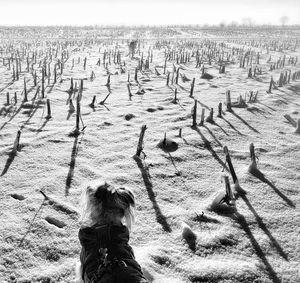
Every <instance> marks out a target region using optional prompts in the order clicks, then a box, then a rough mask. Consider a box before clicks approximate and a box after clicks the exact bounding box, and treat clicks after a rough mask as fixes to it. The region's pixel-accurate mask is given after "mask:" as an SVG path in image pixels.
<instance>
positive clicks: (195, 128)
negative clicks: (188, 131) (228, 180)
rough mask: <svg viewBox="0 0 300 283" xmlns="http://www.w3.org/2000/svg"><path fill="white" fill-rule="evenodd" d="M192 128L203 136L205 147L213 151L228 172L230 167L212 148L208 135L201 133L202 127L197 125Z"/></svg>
mask: <svg viewBox="0 0 300 283" xmlns="http://www.w3.org/2000/svg"><path fill="white" fill-rule="evenodd" d="M192 129H194V130H195V131H196V132H197V133H198V134H199V135H200V137H201V139H202V140H203V142H204V147H205V148H206V149H207V150H208V151H209V152H210V153H211V155H212V156H213V157H214V158H215V159H216V160H217V161H218V162H219V163H220V164H221V165H222V167H223V168H225V169H226V170H227V171H228V172H229V169H228V167H227V165H226V164H225V163H224V162H223V161H222V160H221V158H220V157H219V156H218V155H217V153H216V152H215V151H214V149H213V148H212V146H211V144H210V141H209V140H207V139H206V137H205V136H204V135H203V134H202V133H201V131H200V129H199V128H198V127H197V126H196V127H192Z"/></svg>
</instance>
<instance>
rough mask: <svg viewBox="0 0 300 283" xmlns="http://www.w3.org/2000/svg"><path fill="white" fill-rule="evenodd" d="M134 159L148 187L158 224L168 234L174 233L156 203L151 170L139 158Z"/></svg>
mask: <svg viewBox="0 0 300 283" xmlns="http://www.w3.org/2000/svg"><path fill="white" fill-rule="evenodd" d="M133 159H134V160H135V162H136V164H137V166H138V167H139V169H140V170H141V173H142V177H143V180H144V184H145V187H146V189H147V192H148V196H149V199H150V200H151V202H152V205H153V208H154V210H155V215H156V220H157V222H158V223H159V224H160V225H161V226H162V228H163V229H164V230H165V231H166V232H172V229H171V227H170V225H169V223H168V222H167V219H166V217H165V216H164V215H163V214H162V212H161V210H160V208H159V206H158V203H157V201H156V198H155V194H154V192H153V185H152V182H151V180H150V179H151V176H150V173H149V169H148V168H147V167H146V166H145V165H144V163H143V161H142V160H141V159H140V158H139V157H137V156H134V157H133Z"/></svg>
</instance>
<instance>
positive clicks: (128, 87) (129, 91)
mask: <svg viewBox="0 0 300 283" xmlns="http://www.w3.org/2000/svg"><path fill="white" fill-rule="evenodd" d="M127 90H128V95H129V97H131V96H132V93H131V89H130V85H129V84H127Z"/></svg>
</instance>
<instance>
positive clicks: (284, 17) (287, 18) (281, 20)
mask: <svg viewBox="0 0 300 283" xmlns="http://www.w3.org/2000/svg"><path fill="white" fill-rule="evenodd" d="M279 21H280V22H281V24H282V26H284V25H285V24H286V23H287V22H288V21H289V17H288V16H282V17H281V18H280V19H279Z"/></svg>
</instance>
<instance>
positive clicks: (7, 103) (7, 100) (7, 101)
mask: <svg viewBox="0 0 300 283" xmlns="http://www.w3.org/2000/svg"><path fill="white" fill-rule="evenodd" d="M9 100H10V99H9V92H7V93H6V105H9V104H10V102H9Z"/></svg>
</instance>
